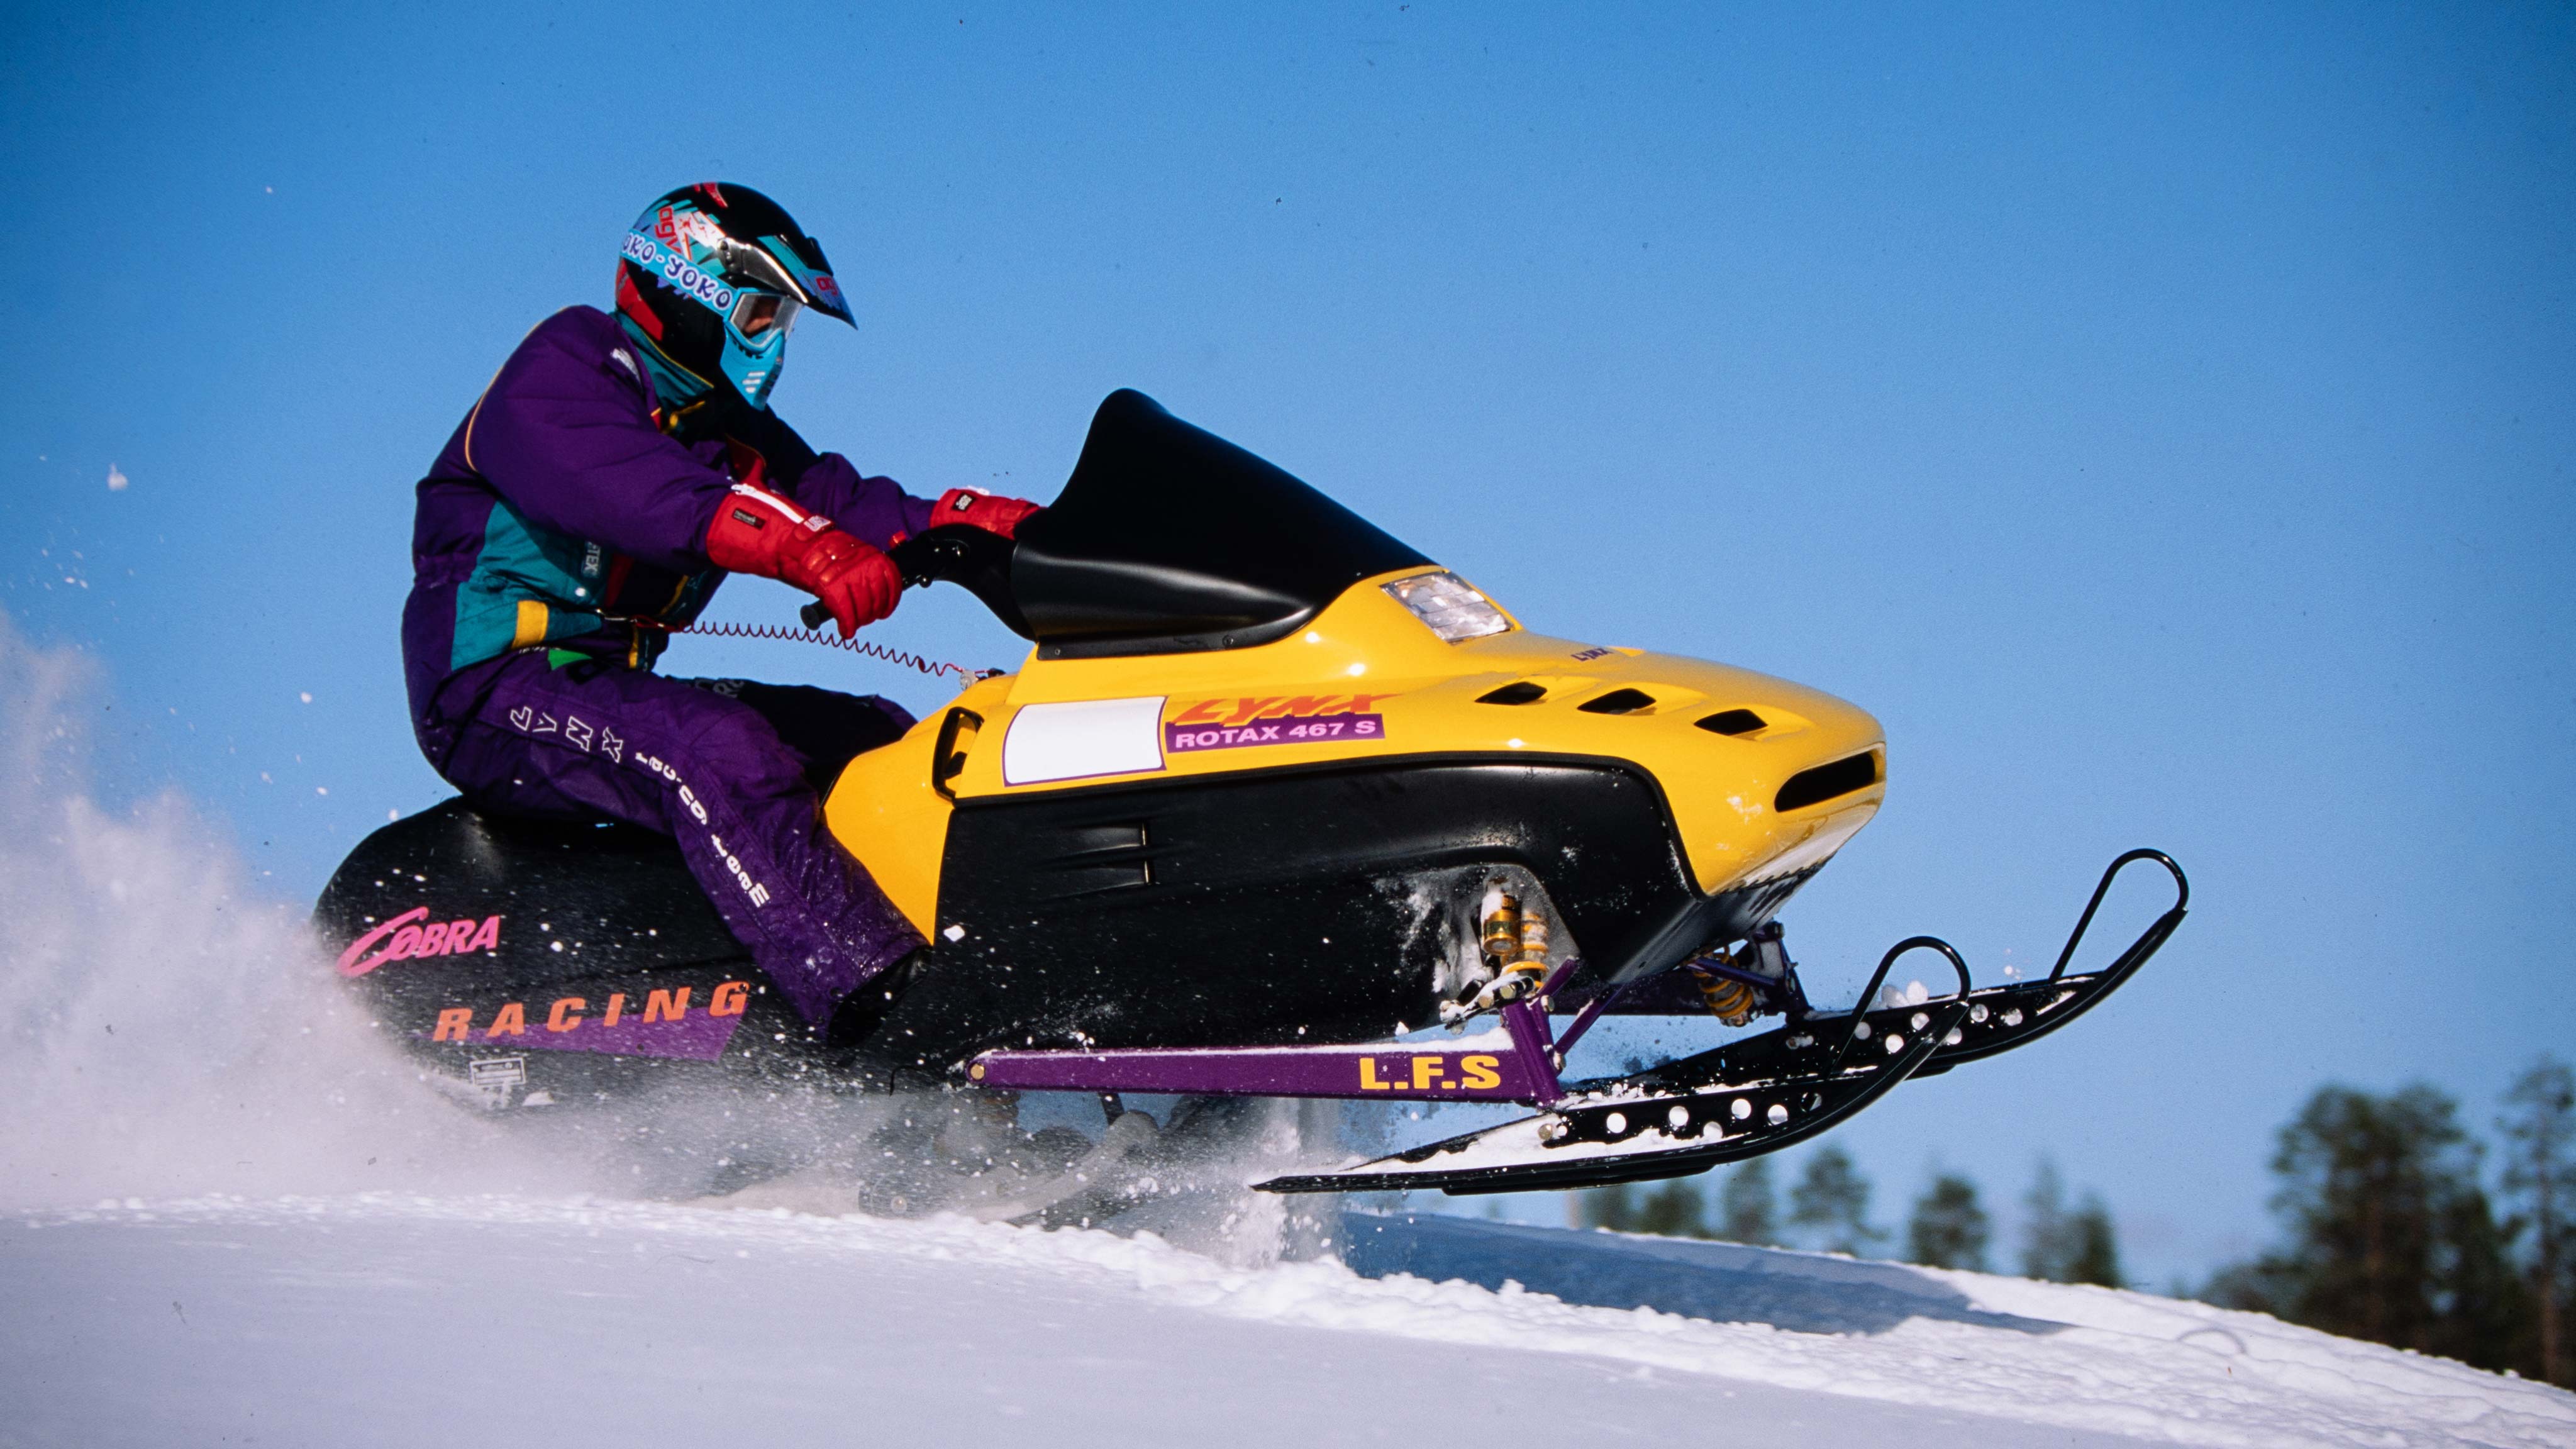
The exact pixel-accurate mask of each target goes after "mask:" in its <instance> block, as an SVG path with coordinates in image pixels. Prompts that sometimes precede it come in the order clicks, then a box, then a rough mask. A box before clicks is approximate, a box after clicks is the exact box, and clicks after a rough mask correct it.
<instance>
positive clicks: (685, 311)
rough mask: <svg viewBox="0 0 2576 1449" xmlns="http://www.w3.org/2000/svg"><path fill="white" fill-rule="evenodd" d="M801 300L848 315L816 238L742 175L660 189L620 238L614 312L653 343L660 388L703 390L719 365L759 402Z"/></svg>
mask: <svg viewBox="0 0 2576 1449" xmlns="http://www.w3.org/2000/svg"><path fill="white" fill-rule="evenodd" d="M807 307H811V308H813V309H815V310H816V311H818V312H822V313H824V314H826V315H827V316H832V317H838V318H840V319H841V320H842V321H844V322H851V321H852V319H851V317H850V309H849V305H848V304H847V303H846V302H844V301H842V300H841V288H840V285H839V284H838V283H836V282H834V281H833V280H832V264H831V263H830V262H828V261H826V260H824V258H823V248H822V247H821V246H819V245H817V244H816V243H815V241H814V239H813V238H812V237H809V236H807V235H806V234H805V233H804V232H803V231H802V230H801V229H800V228H798V226H797V225H796V220H795V218H793V217H791V216H789V215H788V214H787V210H786V208H785V207H782V206H780V205H779V204H778V203H777V202H774V201H772V200H770V199H769V198H768V197H766V196H763V195H761V194H760V193H759V192H757V191H754V190H752V189H751V188H750V187H748V186H735V185H732V184H730V183H719V182H714V181H704V182H700V183H699V184H697V185H695V186H684V187H682V188H680V189H679V190H677V191H672V192H666V193H664V194H663V195H662V196H661V197H660V198H658V199H657V200H655V201H654V203H653V204H652V205H651V206H648V207H646V208H644V214H643V215H642V216H639V217H637V218H636V219H635V225H634V227H633V228H632V229H630V230H629V231H628V232H627V233H626V242H625V245H624V247H622V248H621V249H620V253H619V259H618V263H617V312H618V315H619V316H620V317H621V318H623V319H624V320H625V322H626V324H627V329H628V330H629V331H631V332H634V333H636V334H637V340H639V341H641V342H643V343H644V344H645V345H646V348H647V350H648V351H649V352H651V353H652V354H654V356H653V361H654V362H655V363H657V364H659V365H657V366H656V367H655V368H654V369H653V371H654V375H655V379H654V380H655V381H656V383H658V384H661V385H662V386H663V388H664V390H665V391H674V390H676V391H678V392H680V393H682V394H683V395H685V396H686V397H688V398H698V397H702V396H704V395H705V394H706V392H707V391H708V390H709V389H710V388H712V387H713V386H714V385H715V382H716V379H717V378H719V377H721V378H723V379H724V380H725V381H726V382H727V383H730V384H731V385H732V387H733V389H734V391H736V392H738V393H740V394H741V395H742V397H743V400H744V401H745V402H748V403H750V404H751V405H752V406H753V407H756V408H757V407H763V406H765V405H766V404H767V402H768V398H769V390H770V389H771V388H772V387H775V386H777V384H778V371H779V368H780V366H781V364H783V363H784V362H785V361H786V358H787V334H788V333H789V332H790V331H792V330H794V328H795V326H796V317H797V314H798V313H799V312H801V311H803V310H804V309H805V308H807ZM852 325H854V326H855V325H856V323H855V322H853V323H852Z"/></svg>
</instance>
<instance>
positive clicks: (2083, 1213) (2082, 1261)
mask: <svg viewBox="0 0 2576 1449" xmlns="http://www.w3.org/2000/svg"><path fill="white" fill-rule="evenodd" d="M2066 1241H2067V1248H2068V1252H2067V1257H2066V1263H2065V1269H2066V1272H2065V1275H2064V1276H2063V1277H2062V1278H2060V1279H2059V1280H2058V1281H2059V1282H2062V1283H2098V1284H2100V1285H2102V1286H2103V1287H2105V1288H2125V1287H2127V1286H2128V1284H2126V1283H2125V1282H2123V1281H2122V1280H2121V1277H2120V1234H2119V1230H2118V1229H2117V1228H2115V1227H2114V1226H2113V1225H2112V1223H2111V1209H2110V1208H2109V1207H2108V1206H2107V1205H2105V1204H2104V1203H2103V1201H2102V1198H2101V1195H2100V1194H2098V1193H2093V1192H2087V1193H2085V1194H2084V1201H2083V1202H2081V1203H2079V1204H2077V1205H2076V1208H2075V1211H2074V1212H2073V1213H2072V1214H2071V1215H2069V1216H2068V1218H2067V1219H2066Z"/></svg>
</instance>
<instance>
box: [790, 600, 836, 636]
mask: <svg viewBox="0 0 2576 1449" xmlns="http://www.w3.org/2000/svg"><path fill="white" fill-rule="evenodd" d="M796 617H797V618H799V619H802V620H804V621H805V627H806V628H808V629H820V628H822V627H823V626H824V625H826V624H829V623H831V622H832V607H831V605H829V604H826V603H824V602H823V601H822V600H821V599H816V600H815V601H814V602H812V603H810V604H807V605H806V606H805V607H804V608H801V609H799V610H797V611H796Z"/></svg>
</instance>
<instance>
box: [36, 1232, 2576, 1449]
mask: <svg viewBox="0 0 2576 1449" xmlns="http://www.w3.org/2000/svg"><path fill="white" fill-rule="evenodd" d="M1338 1251H1339V1254H1340V1258H1341V1259H1342V1261H1334V1260H1330V1259H1325V1260H1318V1261H1307V1262H1288V1263H1274V1264H1269V1265H1266V1266H1229V1265H1227V1264H1224V1263H1221V1262H1218V1261H1216V1260H1214V1259H1212V1258H1208V1257H1203V1256H1199V1255H1196V1254H1193V1253H1189V1252H1185V1251H1183V1250H1181V1249H1178V1248H1175V1247H1172V1246H1170V1245H1168V1244H1166V1243H1164V1242H1162V1241H1160V1240H1158V1239H1155V1238H1153V1237H1150V1236H1145V1237H1134V1238H1122V1237H1117V1236H1113V1235H1111V1234H1108V1233H1103V1232H1074V1231H1063V1232H1039V1231H1035V1230H1029V1229H1017V1228H1009V1227H1002V1226H996V1225H991V1224H983V1223H974V1222H969V1221H965V1220H962V1219H954V1218H946V1219H934V1220H929V1221H913V1222H894V1221H887V1220H882V1219H872V1218H865V1217H855V1216H852V1217H819V1216H812V1215H803V1214H796V1213H790V1212H787V1211H784V1210H781V1209H765V1210H746V1209H740V1208H728V1207H714V1206H699V1207H680V1206H668V1205H650V1204H641V1203H633V1202H616V1201H605V1200H589V1201H571V1202H546V1201H534V1200H528V1199H517V1198H476V1199H439V1198H422V1197H410V1196H399V1195H391V1194H377V1195H365V1196H355V1197H342V1198H309V1199H284V1200H268V1201H253V1200H241V1199H223V1198H211V1199H193V1200H182V1201H170V1202H162V1203H157V1204H150V1205H146V1204H144V1203H142V1202H140V1201H129V1202H126V1203H124V1204H122V1205H102V1206H101V1207H99V1208H97V1209H93V1210H89V1211H81V1212H34V1211H21V1212H19V1213H17V1214H15V1215H13V1216H12V1217H11V1218H10V1219H9V1220H8V1221H6V1222H5V1224H0V1293H4V1294H5V1298H0V1301H5V1305H6V1306H5V1308H0V1404H5V1405H6V1406H7V1408H6V1411H5V1412H0V1444H8V1445H19V1444H26V1445H38V1444H45V1445H51V1444H74V1443H77V1444H88V1445H119V1444H170V1443H181V1442H187V1443H212V1442H218V1441H225V1442H257V1443H262V1444H348V1443H380V1444H415V1443H417V1444H439V1445H457V1444H522V1443H539V1442H548V1441H553V1442H558V1443H575V1444H587V1443H617V1444H632V1445H657V1444H666V1443H667V1444H681V1443H692V1444H703V1443H709V1442H797V1443H894V1442H900V1443H905V1444H993V1443H1044V1444H1112V1443H1116V1444H1134V1443H1181V1442H1191V1443H1196V1442H1205V1441H1208V1440H1211V1439H1216V1440H1220V1441H1222V1442H1224V1443H1226V1444H1228V1445H1230V1446H1258V1445H1269V1444H1288V1443H1298V1442H1328V1443H1331V1442H1360V1443H1374V1442H1388V1443H1395V1442H1404V1443H1425V1442H1434V1441H1437V1442H1452V1441H1466V1442H1474V1443H1476V1444H1479V1445H1483V1444H1514V1443H1534V1444H1535V1443H1548V1444H1556V1443H1576V1444H1582V1443H1611V1442H1623V1443H1636V1442H1646V1443H1721V1444H1732V1443H1745V1444H1757V1443H1758V1444H1763V1445H1799V1444H1852V1443H1905V1444H1979V1445H2021V1444H2033V1445H2037V1444H2051V1445H2057V1444H2108V1443H2123V1442H2170V1443H2193V1444H2368V1445H2412V1444H2447V1443H2472V1444H2491V1445H2513V1446H2520V1445H2535V1446H2536V1445H2569V1444H2576V1396H2570V1395H2568V1394H2564V1393H2561V1392H2558V1391H2555V1390H2551V1389H2546V1388H2542V1387H2538V1386H2534V1385H2530V1384H2526V1383H2521V1382H2518V1381H2514V1380H2509V1379H2504V1378H2498V1377H2495V1376H2493V1375H2488V1374H2483V1373H2479V1372H2476V1371H2473V1370H2470V1369H2466V1368H2462V1367H2460V1366H2458V1365H2455V1364H2450V1363H2445V1362H2441V1361H2437V1360H2428V1359H2422V1358H2418V1357H2414V1356H2412V1355H2407V1354H2401V1353H2396V1352H2392V1351H2389V1350H2386V1349H2381V1348H2377V1347H2374V1346H2369V1345H2362V1344H2355V1343H2351V1342H2348V1341H2344V1340H2339V1339H2334V1338H2330V1337H2328V1336H2326V1335H2322V1334H2318V1333H2313V1332H2310V1331H2307V1330H2304V1329H2297V1328H2291V1327H2288V1326H2285V1325H2283V1324H2280V1323H2277V1322H2274V1321H2272V1320H2270V1319H2266V1318H2261V1317H2257V1316H2253V1315H2247V1314H2237V1313H2227V1312H2223V1311H2220V1310H2216V1309H2211V1308H2206V1307H2202V1306H2200V1305H2196V1304H2184V1303H2175V1302H2169V1301H2166V1300H2160V1299H2155V1298H2149V1297H2146V1296H2143V1295H2139V1294H2132V1293H2117V1292H2111V1291H2108V1290H2104V1289H2089V1288H2068V1287H2061V1286H2056V1285H2049V1284H2036V1283H2027V1282H2022V1281H2018V1280H2013V1279H2005V1278H1995V1277H1988V1276H1984V1275H1979V1274H1969V1273H1941V1272H1930V1271H1925V1270H1920V1269H1914V1268H1906V1267H1901V1266H1897V1265H1891V1264H1883V1263H1862V1262H1852V1261H1849V1260H1845V1259H1836V1258H1827V1257H1819V1256H1815V1255H1809V1254H1799V1253H1785V1252H1772V1251H1765V1250H1760V1249H1750V1248H1737V1247H1731V1246H1726V1245H1720V1244H1706V1243H1679V1242H1670V1241H1663V1240H1657V1239H1646V1238H1626V1237H1618V1236H1613V1235H1609V1234H1597V1233H1573V1232H1567V1231H1563V1230H1554V1229H1541V1228H1528V1227H1519V1226H1509V1225H1503V1224H1496V1223H1486V1222H1479V1221H1471V1220H1466V1219H1457V1218H1441V1217H1378V1218H1372V1217H1365V1216H1359V1215H1353V1216H1352V1217H1351V1218H1350V1219H1349V1220H1348V1221H1347V1222H1346V1223H1345V1224H1344V1226H1343V1229H1342V1242H1341V1244H1340V1246H1339V1250H1338ZM1355 1270H1356V1271H1355ZM1524 1285H1526V1287H1525V1286H1524Z"/></svg>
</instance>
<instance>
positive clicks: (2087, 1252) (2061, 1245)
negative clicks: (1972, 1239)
mask: <svg viewBox="0 0 2576 1449" xmlns="http://www.w3.org/2000/svg"><path fill="white" fill-rule="evenodd" d="M2021 1272H2022V1276H2023V1277H2025V1278H2040V1279H2045V1280H2046V1281H2048V1282H2051V1283H2099V1284H2101V1285H2102V1286H2103V1287H2105V1288H2119V1287H2124V1286H2126V1285H2125V1283H2124V1282H2123V1281H2122V1278H2121V1275H2120V1233H2119V1229H2118V1227H2117V1226H2115V1225H2114V1224H2113V1223H2112V1221H2111V1209H2110V1208H2109V1207H2108V1206H2107V1205H2106V1204H2104V1203H2103V1201H2102V1197H2101V1194H2099V1193H2096V1192H2091V1191H2087V1192H2086V1193H2085V1194H2084V1200H2083V1201H2082V1202H2080V1203H2078V1204H2076V1206H2075V1207H2074V1208H2073V1209H2072V1210H2071V1211H2070V1210H2069V1209H2068V1208H2067V1206H2066V1183H2065V1180H2064V1179H2063V1178H2061V1177H2059V1176H2058V1175H2057V1164H2056V1163H2055V1162H2052V1161H2050V1160H2049V1159H2048V1158H2045V1157H2042V1158H2041V1159H2040V1160H2039V1170H2038V1172H2037V1173H2035V1174H2034V1175H2033V1176H2032V1178H2031V1183H2030V1192H2029V1194H2028V1195H2027V1196H2025V1197H2024V1198H2023V1199H2022V1228H2021Z"/></svg>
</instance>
